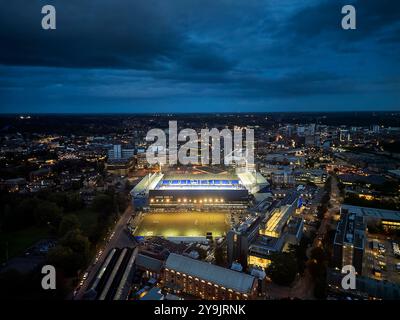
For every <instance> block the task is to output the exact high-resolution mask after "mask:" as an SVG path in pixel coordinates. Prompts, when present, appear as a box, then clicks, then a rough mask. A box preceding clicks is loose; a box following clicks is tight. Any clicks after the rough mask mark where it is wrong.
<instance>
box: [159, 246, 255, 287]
mask: <svg viewBox="0 0 400 320" xmlns="http://www.w3.org/2000/svg"><path fill="white" fill-rule="evenodd" d="M165 267H166V268H167V269H172V270H175V271H178V272H181V273H185V274H187V275H191V276H193V277H197V278H199V279H202V280H205V281H209V282H211V283H213V284H217V285H219V286H221V287H225V288H227V289H232V290H234V291H236V292H240V293H245V294H247V293H250V292H251V289H252V287H253V283H254V281H255V278H254V277H253V276H250V275H248V274H245V273H240V272H237V271H233V270H230V269H226V268H222V267H219V266H216V265H213V264H209V263H207V262H202V261H198V260H194V259H191V258H188V257H185V256H182V255H178V254H175V253H171V254H170V255H169V257H168V259H167V261H166V263H165Z"/></svg>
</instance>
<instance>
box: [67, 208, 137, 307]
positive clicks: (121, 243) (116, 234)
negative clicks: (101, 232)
mask: <svg viewBox="0 0 400 320" xmlns="http://www.w3.org/2000/svg"><path fill="white" fill-rule="evenodd" d="M132 214H133V208H132V206H131V205H129V206H128V207H127V208H126V210H125V212H124V213H123V215H122V216H121V217H120V219H119V220H118V222H117V223H116V224H115V227H114V230H113V231H112V233H111V234H110V236H109V239H108V241H107V243H106V245H105V247H104V248H103V249H102V250H101V254H100V255H98V254H97V255H96V257H95V258H94V259H95V260H94V261H93V262H92V263H91V264H90V266H89V267H88V269H87V270H86V272H87V274H88V275H87V278H86V280H85V281H84V283H83V285H82V287H81V288H80V289H79V291H78V292H77V294H76V296H75V298H74V299H75V300H80V299H82V297H83V294H84V293H85V292H86V290H88V286H89V284H90V283H91V282H92V280H93V278H94V277H95V276H96V274H97V272H98V270H99V269H100V267H101V265H102V264H103V261H104V259H105V258H106V257H107V254H108V252H109V251H110V250H111V249H112V248H115V247H118V248H124V247H133V246H134V245H135V242H134V240H133V238H132V237H131V236H130V235H129V233H128V231H127V229H126V224H127V222H128V220H129V218H130V217H131V215H132ZM96 258H97V261H96Z"/></svg>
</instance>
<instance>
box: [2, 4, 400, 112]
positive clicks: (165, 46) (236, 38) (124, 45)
mask: <svg viewBox="0 0 400 320" xmlns="http://www.w3.org/2000/svg"><path fill="white" fill-rule="evenodd" d="M0 1H2V2H5V0H0ZM44 4H47V1H41V0H37V1H26V0H14V1H10V2H7V4H5V3H4V4H3V6H2V10H1V11H0V43H1V44H2V46H1V50H0V99H2V100H3V101H4V102H5V105H9V107H7V108H8V109H9V110H11V109H12V107H13V106H14V107H15V106H18V107H21V108H23V107H26V106H25V105H29V103H31V102H30V101H32V100H34V99H35V98H37V101H38V103H39V101H40V103H42V104H49V105H50V104H51V103H53V104H56V105H65V106H68V105H69V104H72V105H77V104H79V101H81V102H82V101H84V102H85V104H87V105H90V104H93V105H94V104H99V103H100V102H99V101H101V99H104V100H107V101H111V100H112V101H114V102H115V103H116V104H118V103H122V102H123V103H129V102H132V103H133V104H134V105H135V106H136V107H137V108H139V110H140V109H142V108H140V107H138V105H139V104H140V103H141V104H142V105H143V101H144V100H149V101H154V103H155V105H157V106H160V105H162V102H161V101H164V105H165V106H169V105H171V104H174V103H175V104H176V105H179V104H180V102H179V101H183V100H185V101H187V99H191V98H196V99H198V100H197V102H193V101H191V103H192V104H193V106H198V105H199V104H201V103H206V99H209V101H210V102H209V104H212V101H214V102H213V103H215V104H218V105H220V104H222V103H226V104H232V105H235V104H237V105H240V106H242V108H246V107H243V106H245V105H248V106H251V107H255V106H256V107H257V108H262V106H264V107H265V106H266V105H270V104H275V105H281V104H285V103H287V104H289V101H290V103H293V104H294V105H301V106H303V107H304V108H306V107H307V106H308V105H315V104H317V102H318V101H320V100H321V99H325V97H329V99H330V101H331V103H332V104H336V105H337V106H341V105H343V104H344V103H347V101H349V100H352V101H353V102H354V101H357V97H359V101H360V102H359V104H360V105H366V104H365V101H366V98H365V97H366V96H368V95H369V94H372V93H374V94H375V93H376V95H375V96H373V97H372V96H371V99H370V101H367V102H368V103H367V105H370V106H372V105H373V103H374V101H375V100H376V101H386V100H387V101H389V102H390V107H394V106H395V104H394V103H393V101H395V100H396V98H398V97H399V93H398V92H399V91H400V88H399V83H398V81H393V79H394V78H395V76H396V75H398V72H399V69H400V60H399V55H400V49H399V48H400V45H399V41H398V40H399V31H400V2H398V1H394V0H393V1H389V0H382V1H376V0H358V1H356V0H353V1H341V0H338V1H336V0H332V1H318V0H304V1H301V2H297V1H290V0H270V1H262V0H247V1H243V0H170V1H165V0H113V1H109V0H96V1H93V0H79V1H78V0H68V1H65V0H52V1H51V4H53V5H54V6H55V7H56V9H57V30H55V31H44V30H42V29H41V25H40V23H41V18H42V14H41V13H40V12H41V7H42V6H43V5H44ZM344 4H354V5H355V7H356V9H357V30H351V31H344V30H342V29H341V27H340V21H341V18H342V14H341V7H342V6H343V5H344ZM1 65H2V66H1ZM21 91H24V92H25V93H26V94H25V97H26V98H24V96H18V94H19V92H21ZM379 92H381V96H379ZM383 95H385V98H383ZM28 98H29V99H28ZM177 99H180V100H179V101H178V100H177ZM278 99H281V100H282V101H286V102H281V101H279V100H278ZM293 99H295V101H294V100H293ZM312 99H314V100H312ZM327 99H328V98H327ZM385 99H386V100H385ZM217 100H218V102H216V101H217ZM121 101H122V102H121ZM200 101H201V102H200ZM139 102H140V103H139ZM156 102H157V103H156ZM110 103H111V102H110ZM149 103H150V102H149ZM285 105H286V104H285ZM93 108H94V107H93ZM193 108H194V111H195V110H197V108H198V107H193Z"/></svg>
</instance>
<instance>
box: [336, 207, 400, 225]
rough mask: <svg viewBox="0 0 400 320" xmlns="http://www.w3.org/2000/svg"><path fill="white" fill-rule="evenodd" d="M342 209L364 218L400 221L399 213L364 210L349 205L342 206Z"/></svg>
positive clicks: (375, 209) (383, 210)
mask: <svg viewBox="0 0 400 320" xmlns="http://www.w3.org/2000/svg"><path fill="white" fill-rule="evenodd" d="M342 209H347V210H348V211H349V212H354V213H357V214H359V215H362V216H363V217H365V218H367V219H368V218H375V219H382V220H391V221H400V211H394V210H386V209H377V208H366V207H358V206H351V205H346V204H344V205H342Z"/></svg>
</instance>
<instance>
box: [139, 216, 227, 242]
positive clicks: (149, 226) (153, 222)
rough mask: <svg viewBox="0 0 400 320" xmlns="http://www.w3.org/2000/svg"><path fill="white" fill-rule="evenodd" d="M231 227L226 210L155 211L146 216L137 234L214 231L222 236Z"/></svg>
mask: <svg viewBox="0 0 400 320" xmlns="http://www.w3.org/2000/svg"><path fill="white" fill-rule="evenodd" d="M229 229H230V225H229V215H228V214H227V213H224V212H164V213H154V212H153V213H147V214H146V215H145V216H144V218H143V220H142V221H141V223H140V225H139V226H138V228H137V229H136V231H135V236H144V237H150V236H161V237H166V238H168V237H205V236H206V234H207V232H212V235H213V237H220V236H222V235H224V234H225V233H226V232H227V231H228V230H229Z"/></svg>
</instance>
